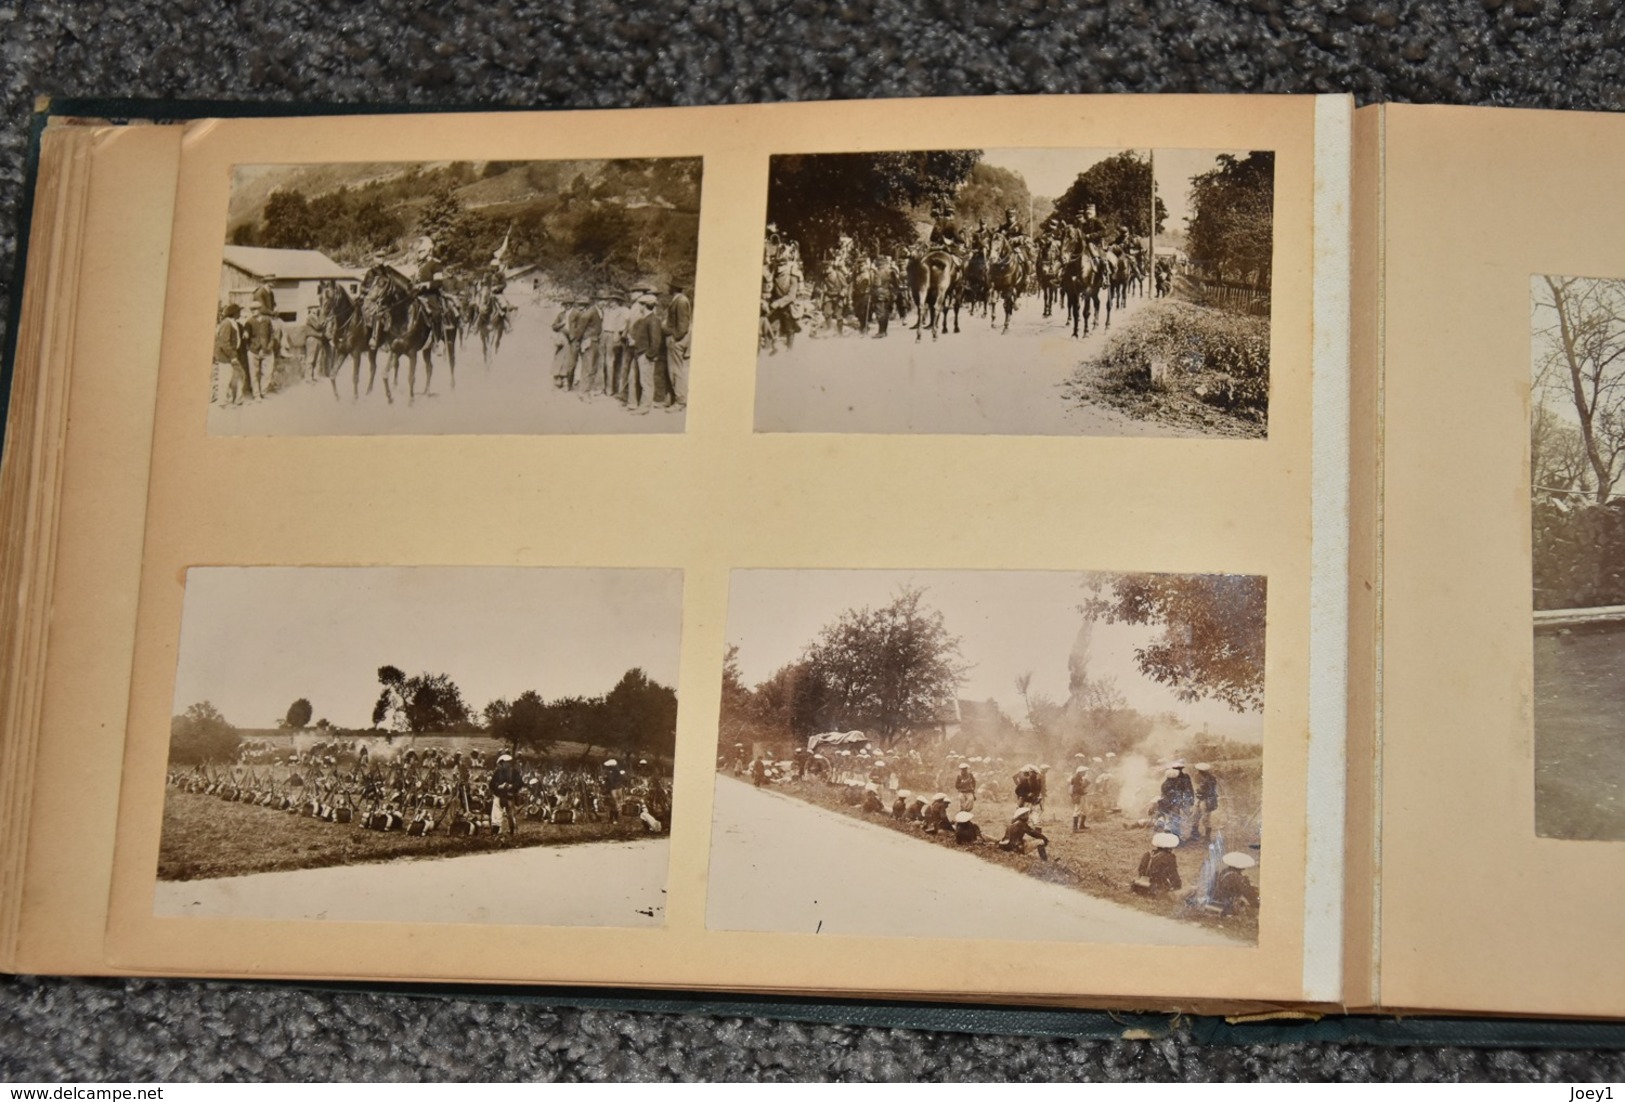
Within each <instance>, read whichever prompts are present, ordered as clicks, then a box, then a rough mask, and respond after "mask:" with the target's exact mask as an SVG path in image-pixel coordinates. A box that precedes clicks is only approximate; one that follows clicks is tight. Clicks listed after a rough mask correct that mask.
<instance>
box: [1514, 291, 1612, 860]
mask: <svg viewBox="0 0 1625 1102" xmlns="http://www.w3.org/2000/svg"><path fill="white" fill-rule="evenodd" d="M1530 290H1531V302H1532V306H1531V331H1532V340H1531V363H1530V372H1531V375H1530V383H1531V392H1530V418H1529V457H1530V462H1529V473H1530V486H1531V498H1532V500H1531V502H1530V521H1531V532H1532V540H1531V549H1532V552H1533V565H1534V610H1535V612H1534V618H1535V624H1534V646H1535V832H1536V833H1537V834H1538V835H1539V836H1540V837H1543V838H1570V839H1581V840H1605V841H1615V842H1617V841H1620V840H1625V493H1621V492H1620V490H1619V483H1620V477H1621V475H1622V474H1625V279H1588V278H1581V277H1573V276H1551V275H1539V276H1535V277H1534V278H1533V279H1532V280H1531V282H1530Z"/></svg>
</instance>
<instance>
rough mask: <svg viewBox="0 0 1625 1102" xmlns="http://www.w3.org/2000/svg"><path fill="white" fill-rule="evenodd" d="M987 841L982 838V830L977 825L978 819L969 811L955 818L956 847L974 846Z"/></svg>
mask: <svg viewBox="0 0 1625 1102" xmlns="http://www.w3.org/2000/svg"><path fill="white" fill-rule="evenodd" d="M985 840H986V839H984V838H983V837H982V828H981V827H980V826H978V825H977V823H976V817H975V816H974V815H972V814H971V813H970V812H969V811H961V812H959V813H958V814H957V815H955V816H954V843H955V844H956V845H961V846H973V845H977V844H979V843H981V842H983V841H985Z"/></svg>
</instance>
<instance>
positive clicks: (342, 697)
mask: <svg viewBox="0 0 1625 1102" xmlns="http://www.w3.org/2000/svg"><path fill="white" fill-rule="evenodd" d="M681 628H682V576H681V574H680V572H678V571H674V570H608V569H605V570H578V569H569V570H566V569H545V568H498V567H456V568H452V567H401V568H395V567H339V568H325V567H321V568H318V567H299V568H281V567H203V568H193V569H191V570H189V571H188V572H187V576H186V599H185V607H184V611H183V620H182V628H181V640H180V660H179V665H178V669H177V672H176V677H175V695H174V716H173V719H172V721H171V727H170V739H169V762H168V786H167V788H166V790H165V799H164V822H163V834H162V841H161V843H160V849H159V858H158V882H157V888H156V896H155V904H154V910H155V913H156V914H158V915H178V916H207V917H233V918H262V919H307V920H328V921H348V922H453V923H494V924H502V925H536V926H616V927H637V926H659V925H661V924H662V923H663V921H664V917H665V898H666V894H665V888H666V868H667V861H668V855H669V849H670V845H669V838H670V832H671V822H672V759H673V753H674V749H675V739H676V729H677V727H676V725H677V694H676V691H675V686H676V684H677V656H678V645H679V636H680V634H681Z"/></svg>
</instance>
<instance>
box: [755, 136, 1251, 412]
mask: <svg viewBox="0 0 1625 1102" xmlns="http://www.w3.org/2000/svg"><path fill="white" fill-rule="evenodd" d="M770 173H771V178H770V180H769V185H768V207H767V231H766V244H765V247H764V251H763V260H762V295H761V314H760V318H761V321H760V334H759V339H758V344H759V349H760V351H759V355H758V358H757V396H756V429H757V431H759V432H894V433H904V432H918V433H1001V434H1012V435H1014V434H1032V435H1062V436H1070V435H1086V436H1197V437H1204V436H1205V437H1240V438H1262V437H1264V436H1265V435H1267V431H1268V416H1269V394H1270V273H1271V268H1272V257H1273V248H1274V203H1275V154H1274V153H1273V152H1270V151H1267V150H1264V151H1258V150H1254V151H1248V150H1228V151H1226V150H1188V149H1115V150H1113V149H963V150H930V151H923V152H890V153H838V154H806V155H788V156H776V157H773V158H772V161H771V167H770Z"/></svg>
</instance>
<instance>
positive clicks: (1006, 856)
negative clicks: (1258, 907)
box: [772, 759, 1262, 942]
mask: <svg viewBox="0 0 1625 1102" xmlns="http://www.w3.org/2000/svg"><path fill="white" fill-rule="evenodd" d="M1220 776H1221V782H1222V783H1223V784H1224V786H1225V787H1224V788H1223V789H1222V790H1221V791H1222V792H1223V794H1224V801H1223V802H1222V803H1221V808H1220V812H1219V813H1216V815H1215V821H1214V825H1215V827H1216V828H1217V827H1221V826H1224V825H1225V823H1226V822H1230V823H1231V824H1233V825H1232V826H1231V828H1230V829H1229V830H1228V831H1227V833H1226V836H1225V838H1226V845H1227V846H1228V848H1230V849H1243V850H1245V847H1246V846H1247V844H1248V843H1249V842H1251V841H1255V840H1256V826H1254V827H1253V828H1251V829H1248V828H1247V827H1245V826H1243V825H1242V824H1243V823H1245V822H1247V821H1248V820H1251V821H1252V822H1254V823H1256V821H1257V819H1256V815H1255V812H1256V804H1254V803H1253V802H1252V801H1253V800H1255V799H1256V793H1257V791H1258V780H1259V778H1260V776H1261V769H1260V763H1259V761H1258V760H1257V759H1255V760H1253V761H1250V762H1226V763H1223V766H1222V772H1221V774H1220ZM772 787H773V790H774V791H776V792H780V793H783V794H784V795H787V796H795V797H797V798H798V799H802V800H806V801H807V802H808V803H811V804H816V805H817V806H819V807H822V808H826V809H828V810H830V811H836V812H839V813H841V814H843V815H849V816H851V817H853V818H856V819H862V820H864V821H866V822H872V823H875V824H877V825H880V826H884V827H886V828H887V829H890V830H896V831H899V832H901V833H905V834H908V835H910V836H912V837H914V838H917V839H919V841H920V842H921V844H924V845H939V846H953V845H954V844H955V843H954V840H953V836H952V835H950V834H936V835H932V834H926V833H924V832H923V831H922V830H921V829H920V828H919V826H918V825H917V824H914V823H903V822H898V821H897V820H895V819H893V818H892V817H891V816H890V815H870V814H865V813H864V812H863V811H861V810H859V809H858V808H857V807H855V806H852V805H850V804H846V803H843V802H842V800H841V789H840V788H839V787H838V786H834V785H828V784H825V783H824V782H823V781H820V780H810V779H808V780H801V781H796V780H787V781H784V782H781V783H777V784H774V785H773V786H772ZM922 794H923V795H926V796H929V795H930V794H929V793H922ZM949 795H950V796H953V797H954V798H953V802H952V804H951V805H950V810H951V811H957V810H958V808H959V801H958V797H957V796H956V795H954V794H953V793H950V794H949ZM886 799H887V802H888V803H889V802H890V795H889V794H888V795H887V797H886ZM1226 804H1228V805H1229V807H1228V810H1227V809H1226ZM1015 810H1016V805H1015V803H1014V801H1013V800H1003V801H998V802H993V801H978V803H977V805H976V821H977V822H978V823H979V824H980V825H981V827H982V830H983V831H984V832H986V833H987V834H989V835H991V836H992V837H993V838H994V839H995V840H996V839H997V838H998V837H999V836H1000V835H1001V834H1002V833H1003V831H1004V826H1005V824H1006V823H1008V822H1009V821H1010V816H1011V815H1012V814H1013V813H1014V812H1015ZM1226 815H1228V819H1225V818H1224V816H1226ZM1135 821H1136V820H1135V819H1133V818H1130V817H1128V816H1126V815H1115V816H1110V817H1108V818H1106V819H1105V820H1104V821H1098V820H1095V819H1091V820H1090V822H1089V829H1088V830H1085V831H1080V832H1078V833H1076V834H1074V833H1073V832H1072V810H1071V805H1070V802H1069V801H1068V800H1067V798H1066V797H1061V798H1059V799H1056V798H1053V797H1052V798H1051V799H1050V800H1049V802H1048V804H1047V805H1046V808H1045V814H1044V820H1043V830H1044V833H1045V834H1047V835H1048V836H1049V839H1050V845H1049V855H1050V859H1049V860H1048V861H1040V860H1039V859H1038V857H1037V855H1036V854H1029V855H1018V854H1013V853H1005V852H1004V851H1002V850H1000V849H998V848H997V847H996V846H993V845H986V846H978V847H975V848H974V850H973V852H975V853H976V855H977V856H978V857H981V858H983V859H984V860H988V861H993V862H995V863H997V864H1000V865H1004V866H1006V867H1007V868H1012V869H1015V870H1017V871H1018V872H1023V873H1026V874H1027V875H1029V876H1036V877H1038V878H1039V879H1041V880H1047V881H1049V882H1051V883H1054V884H1060V885H1063V886H1065V887H1069V888H1074V889H1076V890H1078V891H1081V892H1085V893H1087V894H1088V895H1092V896H1095V897H1097V898H1100V899H1109V900H1111V901H1112V902H1114V903H1121V904H1123V905H1125V906H1129V907H1133V908H1135V909H1136V910H1140V911H1144V912H1146V913H1147V914H1155V915H1160V916H1165V917H1172V918H1178V919H1183V920H1187V921H1192V922H1198V923H1200V924H1202V925H1204V926H1208V927H1211V928H1213V929H1217V930H1220V931H1222V932H1224V933H1225V934H1228V935H1229V936H1231V937H1235V938H1239V939H1241V940H1243V941H1249V942H1256V941H1257V940H1258V915H1257V914H1256V913H1252V914H1238V915H1231V916H1230V917H1228V918H1225V917H1220V916H1218V915H1215V914H1211V913H1209V912H1207V911H1205V910H1203V909H1200V908H1195V907H1188V906H1186V905H1185V903H1184V902H1183V896H1184V894H1185V892H1186V891H1188V890H1189V889H1190V888H1192V887H1193V886H1194V885H1195V884H1196V881H1197V874H1198V873H1199V872H1200V870H1201V867H1202V860H1203V858H1204V856H1205V854H1206V849H1205V847H1203V846H1200V845H1194V844H1193V845H1188V846H1182V847H1181V848H1179V849H1178V850H1175V851H1174V856H1175V859H1176V860H1177V861H1178V862H1179V877H1180V879H1181V880H1182V881H1183V882H1184V884H1185V889H1184V890H1183V891H1180V892H1177V893H1175V894H1174V895H1172V896H1168V897H1164V898H1161V899H1155V898H1148V897H1145V896H1140V895H1136V894H1134V892H1133V891H1131V890H1130V889H1129V883H1130V881H1132V880H1133V879H1134V875H1135V873H1136V871H1137V870H1138V867H1139V863H1140V857H1141V855H1142V854H1144V853H1145V851H1146V850H1147V848H1149V846H1150V837H1151V831H1150V830H1149V829H1148V828H1147V827H1144V826H1136V825H1134V823H1135ZM1261 871H1262V869H1260V868H1255V869H1252V870H1250V871H1249V873H1248V876H1249V877H1250V878H1251V879H1252V881H1253V883H1254V884H1258V885H1259V886H1260V887H1262V884H1261V880H1260V876H1259V874H1260V872H1261Z"/></svg>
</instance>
